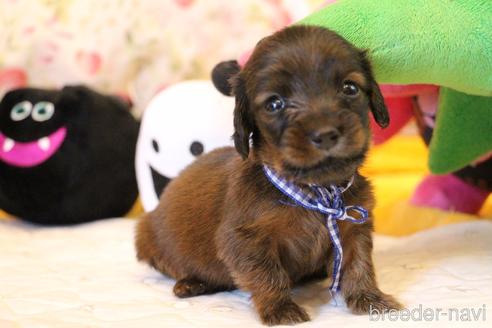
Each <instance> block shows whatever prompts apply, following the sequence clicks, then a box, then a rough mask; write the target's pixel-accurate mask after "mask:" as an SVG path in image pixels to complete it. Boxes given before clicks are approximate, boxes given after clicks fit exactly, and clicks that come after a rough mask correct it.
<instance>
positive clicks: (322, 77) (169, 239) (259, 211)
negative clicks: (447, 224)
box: [136, 26, 400, 325]
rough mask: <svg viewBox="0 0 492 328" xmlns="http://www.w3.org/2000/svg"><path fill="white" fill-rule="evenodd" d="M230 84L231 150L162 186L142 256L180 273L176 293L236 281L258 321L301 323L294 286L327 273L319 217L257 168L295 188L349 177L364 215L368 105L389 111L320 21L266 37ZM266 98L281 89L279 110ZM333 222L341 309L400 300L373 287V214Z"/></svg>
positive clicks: (327, 247) (360, 64)
mask: <svg viewBox="0 0 492 328" xmlns="http://www.w3.org/2000/svg"><path fill="white" fill-rule="evenodd" d="M346 81H352V82H355V83H356V85H357V86H358V88H359V92H358V93H357V94H356V95H351V96H348V95H346V94H344V93H343V92H342V91H341V88H342V86H343V85H344V83H346ZM232 86H233V90H234V94H235V97H236V108H235V113H234V115H235V118H234V126H235V134H234V141H235V146H236V150H237V152H236V150H234V149H233V148H222V149H218V150H215V151H212V152H210V153H208V154H206V155H203V156H201V157H200V158H199V159H198V160H197V161H196V162H194V163H193V164H191V165H190V166H189V167H187V168H186V169H185V170H184V171H183V172H182V173H181V174H180V176H179V177H177V178H176V179H175V180H173V181H172V182H171V183H170V184H169V185H168V186H167V188H166V190H165V192H164V194H163V195H162V197H161V200H160V204H159V206H158V207H157V208H156V209H155V210H154V211H153V212H151V213H149V214H147V215H146V216H145V217H144V218H143V219H142V220H141V221H140V222H139V224H138V227H137V236H136V248H137V256H138V259H139V260H142V261H145V262H147V263H149V264H150V265H151V266H153V267H154V268H156V269H157V270H159V271H160V272H162V273H163V274H165V275H168V276H170V277H172V278H175V279H176V280H177V282H176V285H175V287H174V293H175V294H176V295H177V296H178V297H189V296H195V295H200V294H206V293H213V292H217V291H221V290H230V289H234V288H241V289H243V290H246V291H249V292H251V294H252V299H253V302H254V304H255V307H256V309H257V311H258V313H259V315H260V317H261V320H262V321H263V323H265V324H268V325H276V324H294V323H299V322H303V321H307V320H309V316H308V314H307V313H306V312H305V310H304V309H303V308H301V307H300V306H299V305H297V304H296V303H295V302H294V301H293V300H292V298H291V288H292V286H293V285H294V284H296V283H298V282H300V281H305V280H310V279H315V278H322V277H327V272H331V270H332V264H333V263H332V262H333V261H332V259H333V253H332V251H333V250H332V247H331V241H330V238H329V236H328V231H327V229H326V226H325V222H326V218H325V217H324V216H323V215H321V214H319V213H317V212H312V211H308V210H306V209H303V208H300V207H295V206H290V205H286V204H283V203H280V202H279V201H281V200H282V201H288V199H287V198H286V197H285V196H283V194H282V193H281V192H280V191H278V190H277V189H276V188H275V187H274V186H273V185H272V184H271V183H270V182H269V181H268V180H267V178H266V177H265V175H264V173H263V171H262V165H263V164H268V165H269V166H270V167H272V168H274V169H275V170H276V171H277V172H279V173H280V174H282V175H283V176H284V177H287V178H289V179H292V180H293V181H295V182H296V183H297V184H299V185H303V184H307V183H316V184H325V185H328V184H332V183H334V184H344V183H346V182H347V181H348V180H349V178H350V177H351V176H353V175H354V176H355V181H354V184H353V186H352V187H351V188H350V189H348V190H347V191H346V192H345V193H344V201H345V204H346V205H355V204H356V205H361V206H364V207H365V208H366V209H367V210H368V211H369V212H371V211H372V209H373V206H374V198H373V195H372V191H371V186H370V184H369V182H368V181H367V180H366V179H365V178H364V177H362V176H361V175H360V174H359V173H358V168H359V167H360V165H361V163H362V162H363V160H364V157H365V153H366V151H367V148H368V144H369V140H370V132H369V124H368V111H369V110H371V111H372V113H373V115H374V116H375V118H376V121H377V122H378V123H379V124H380V125H381V126H386V125H387V124H388V122H389V118H388V115H387V111H386V108H385V106H384V102H383V99H382V97H381V93H380V91H379V88H378V86H377V84H376V82H375V81H374V78H373V76H372V73H371V68H370V65H369V63H368V61H367V59H366V57H365V53H364V52H361V51H359V50H358V49H356V48H354V47H353V46H352V45H350V44H349V43H348V42H347V41H345V40H344V39H342V38H341V37H339V36H338V35H336V34H335V33H333V32H331V31H329V30H327V29H323V28H316V27H303V26H295V27H289V28H287V29H284V30H282V31H280V32H277V33H276V34H274V35H273V36H270V37H268V38H265V39H263V40H262V41H261V42H260V43H259V44H258V45H257V47H256V48H255V51H254V53H253V55H252V57H251V58H250V60H249V61H248V62H247V64H246V66H245V67H244V68H243V69H242V70H241V71H240V72H238V74H237V75H236V76H234V78H233V79H232ZM191 96H192V95H191ZM272 96H281V97H283V99H285V102H286V103H287V106H286V108H285V109H283V110H281V111H278V112H274V113H272V112H269V111H268V110H266V109H265V108H266V106H267V104H268V103H269V102H271V99H272V98H271V97H272ZM333 129H336V131H338V133H339V136H338V137H334V139H333V140H332V141H333V142H331V143H330V141H329V140H328V142H329V143H330V144H329V145H328V146H325V145H324V144H323V146H319V144H316V143H315V140H316V139H313V138H315V137H313V135H314V136H316V135H320V134H323V133H324V132H326V131H330V130H333ZM323 140H325V139H323ZM250 141H251V142H250ZM318 141H319V140H318ZM250 148H251V149H250ZM238 152H239V154H240V155H241V156H240V155H239V154H238ZM338 224H339V228H340V234H341V239H342V243H343V251H344V258H343V272H342V273H343V275H342V281H341V288H342V293H343V296H344V297H345V300H346V302H347V306H348V307H349V308H350V309H351V310H352V311H353V312H354V313H368V310H369V307H370V305H372V306H373V307H374V308H376V309H379V310H387V309H398V308H400V304H399V303H398V302H397V301H396V300H395V299H394V298H393V297H391V296H389V295H386V294H384V293H383V292H381V291H380V290H379V288H378V286H377V283H376V279H375V274H374V267H373V263H372V257H371V252H372V237H371V231H372V223H371V220H369V221H368V222H367V223H365V224H360V225H357V224H352V223H348V222H344V221H339V222H338ZM328 270H330V271H328Z"/></svg>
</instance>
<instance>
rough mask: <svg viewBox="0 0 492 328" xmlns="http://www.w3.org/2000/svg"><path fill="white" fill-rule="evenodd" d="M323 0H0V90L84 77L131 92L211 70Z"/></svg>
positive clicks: (148, 91)
mask: <svg viewBox="0 0 492 328" xmlns="http://www.w3.org/2000/svg"><path fill="white" fill-rule="evenodd" d="M322 2H323V1H321V0H241V1H226V0H0V24H1V25H0V26H1V29H0V97H1V96H2V94H3V93H4V92H5V91H6V90H7V89H8V88H10V87H12V86H22V85H23V84H28V85H30V86H36V87H44V88H51V87H55V88H58V87H62V86H63V85H66V84H76V83H84V84H87V85H88V86H90V87H92V88H95V89H96V90H99V91H102V92H106V93H113V94H119V95H122V96H125V97H129V98H130V99H131V100H132V101H133V103H134V104H135V111H136V113H137V114H139V113H141V111H142V110H143V109H144V108H145V105H146V104H147V103H148V101H149V100H150V98H151V97H152V96H153V95H154V94H155V93H156V92H157V91H158V90H160V89H162V88H164V87H166V86H167V85H170V84H172V83H175V82H177V81H181V80H185V79H193V78H207V77H208V76H209V74H210V71H211V69H212V68H213V66H214V65H215V64H216V63H217V62H219V61H221V60H226V59H231V58H238V57H239V56H240V55H241V54H242V53H244V52H245V51H247V50H249V49H250V48H252V47H253V46H254V45H255V44H256V42H257V41H258V40H259V39H260V38H262V37H263V36H265V35H268V34H270V33H271V32H273V31H275V30H277V29H279V28H281V27H283V26H285V25H287V24H289V23H292V22H294V21H296V20H298V19H300V18H302V17H303V16H305V15H306V14H308V13H309V12H310V11H312V10H314V9H315V8H317V7H319V6H320V5H321V3H322Z"/></svg>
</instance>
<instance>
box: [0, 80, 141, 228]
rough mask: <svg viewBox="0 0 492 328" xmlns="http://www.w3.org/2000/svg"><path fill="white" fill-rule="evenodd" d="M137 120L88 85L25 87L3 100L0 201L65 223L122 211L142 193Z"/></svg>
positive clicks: (33, 217) (25, 215) (14, 210)
mask: <svg viewBox="0 0 492 328" xmlns="http://www.w3.org/2000/svg"><path fill="white" fill-rule="evenodd" d="M138 130H139V123H138V122H137V121H136V120H135V119H134V118H133V116H132V115H131V113H130V112H129V108H128V106H127V105H126V104H125V103H124V102H123V101H120V100H119V99H118V98H116V97H110V96H105V95H102V94H99V93H96V92H94V91H92V90H90V89H88V88H86V87H83V86H68V87H65V88H63V89H62V90H42V89H33V88H22V89H16V90H13V91H10V92H8V93H7V94H6V95H5V97H4V98H3V99H2V101H1V102H0V208H1V209H3V210H4V211H6V212H8V213H10V214H12V215H14V216H16V217H19V218H21V219H23V220H27V221H31V222H35V223H39V224H47V225H62V224H75V223H82V222H87V221H94V220H98V219H102V218H108V217H116V216H122V215H125V214H126V213H127V212H128V211H129V210H130V209H131V207H132V205H133V204H134V202H135V200H136V198H137V192H138V191H137V183H136V178H135V169H134V159H135V146H136V141H137V136H138Z"/></svg>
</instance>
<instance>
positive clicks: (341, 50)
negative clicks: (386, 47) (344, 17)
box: [232, 26, 389, 183]
mask: <svg viewBox="0 0 492 328" xmlns="http://www.w3.org/2000/svg"><path fill="white" fill-rule="evenodd" d="M232 85H233V90H234V94H235V96H236V108H235V117H234V126H235V134H234V142H235V146H236V149H237V150H238V152H239V153H240V154H241V155H242V156H243V157H247V156H248V153H249V146H250V138H252V140H253V148H254V153H255V156H257V157H258V158H259V160H260V161H262V162H264V163H266V164H268V165H270V166H272V167H273V168H274V169H275V170H276V171H277V172H279V173H280V174H282V175H284V176H286V177H288V178H291V179H294V180H296V181H298V182H301V183H327V182H333V183H336V182H341V181H343V180H346V179H348V178H349V177H350V176H351V175H353V174H354V172H355V170H356V169H357V167H358V166H359V165H360V164H361V163H362V161H363V159H364V156H365V153H366V151H367V148H368V145H369V141H370V130H369V119H368V112H369V111H372V113H373V115H374V117H375V119H376V121H377V122H378V123H379V125H381V126H383V127H385V126H387V125H388V123H389V117H388V113H387V110H386V107H385V105H384V102H383V98H382V96H381V93H380V90H379V88H378V86H377V84H376V82H375V81H374V78H373V76H372V72H371V68H370V65H369V62H368V61H367V59H366V57H365V54H364V52H362V51H360V50H358V49H356V48H355V47H353V46H352V45H351V44H350V43H348V42H347V41H345V40H344V39H343V38H341V37H340V36H338V35H337V34H335V33H334V32H331V31H329V30H327V29H324V28H319V27H306V26H294V27H289V28H287V29H284V30H282V31H280V32H278V33H276V34H274V35H272V36H270V37H268V38H265V39H263V40H262V41H260V43H259V44H258V45H257V47H256V48H255V50H254V52H253V54H252V56H251V58H250V59H249V61H248V62H247V64H246V65H245V67H244V68H243V70H242V71H240V72H239V73H238V74H237V75H236V76H235V77H234V78H233V79H232Z"/></svg>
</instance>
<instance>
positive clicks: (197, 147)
mask: <svg viewBox="0 0 492 328" xmlns="http://www.w3.org/2000/svg"><path fill="white" fill-rule="evenodd" d="M204 150H205V148H204V147H203V144H202V143H201V142H200V141H193V142H192V143H191V145H190V153H191V154H192V155H193V156H195V157H196V156H199V155H201V154H202V153H203V151H204Z"/></svg>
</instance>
